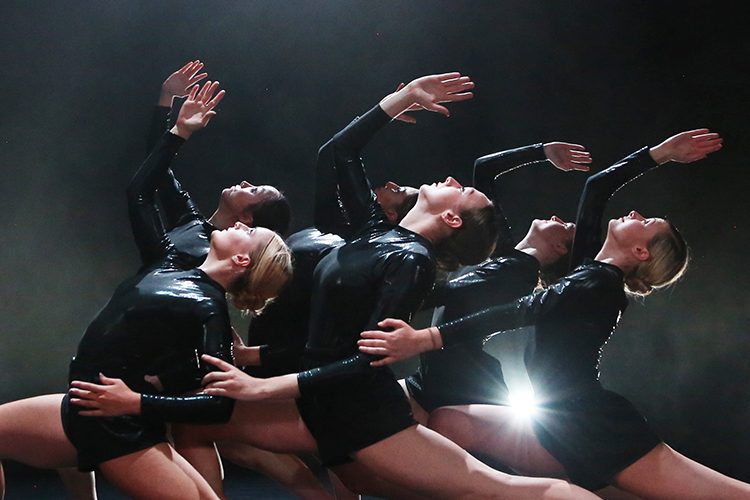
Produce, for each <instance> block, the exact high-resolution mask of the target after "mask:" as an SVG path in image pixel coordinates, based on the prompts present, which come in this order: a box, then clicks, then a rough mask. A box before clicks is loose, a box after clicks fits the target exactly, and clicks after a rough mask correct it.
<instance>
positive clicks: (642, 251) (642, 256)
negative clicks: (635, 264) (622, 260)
mask: <svg viewBox="0 0 750 500" xmlns="http://www.w3.org/2000/svg"><path fill="white" fill-rule="evenodd" d="M630 251H631V253H632V254H633V257H635V259H636V260H638V261H640V262H645V261H647V260H648V259H650V258H651V253H650V252H649V251H648V248H646V247H644V246H640V245H635V246H634V247H633V248H632V249H631V250H630Z"/></svg>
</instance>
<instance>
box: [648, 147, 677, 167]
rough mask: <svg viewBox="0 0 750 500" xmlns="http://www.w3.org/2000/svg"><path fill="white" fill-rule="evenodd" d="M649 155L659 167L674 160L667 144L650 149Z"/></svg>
mask: <svg viewBox="0 0 750 500" xmlns="http://www.w3.org/2000/svg"><path fill="white" fill-rule="evenodd" d="M648 153H649V154H650V155H651V158H653V160H654V161H655V162H656V163H658V164H659V165H661V164H662V163H667V162H668V161H670V160H671V159H672V155H671V153H670V151H669V148H668V147H667V146H666V145H665V144H659V145H658V146H654V147H653V148H650V149H649V150H648Z"/></svg>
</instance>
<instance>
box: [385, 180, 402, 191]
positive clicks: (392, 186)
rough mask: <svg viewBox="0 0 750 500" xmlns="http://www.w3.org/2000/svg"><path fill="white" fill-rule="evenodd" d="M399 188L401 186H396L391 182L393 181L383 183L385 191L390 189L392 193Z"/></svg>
mask: <svg viewBox="0 0 750 500" xmlns="http://www.w3.org/2000/svg"><path fill="white" fill-rule="evenodd" d="M400 187H401V186H399V185H398V184H396V183H395V182H393V181H388V182H386V183H385V188H386V189H391V190H393V191H395V190H397V189H399V188H400Z"/></svg>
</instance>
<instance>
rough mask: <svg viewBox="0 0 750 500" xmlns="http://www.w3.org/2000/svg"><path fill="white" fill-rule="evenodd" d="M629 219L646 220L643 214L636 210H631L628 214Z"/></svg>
mask: <svg viewBox="0 0 750 500" xmlns="http://www.w3.org/2000/svg"><path fill="white" fill-rule="evenodd" d="M628 217H630V218H631V219H635V220H645V217H643V216H642V215H641V214H639V213H638V212H636V211H635V210H631V211H630V213H629V214H628Z"/></svg>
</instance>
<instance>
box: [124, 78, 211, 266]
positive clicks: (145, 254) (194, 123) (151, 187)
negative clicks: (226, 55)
mask: <svg viewBox="0 0 750 500" xmlns="http://www.w3.org/2000/svg"><path fill="white" fill-rule="evenodd" d="M217 88H218V83H211V82H207V83H206V84H205V85H204V86H203V88H202V89H200V91H199V90H198V86H197V85H196V86H194V87H193V90H192V92H191V94H190V96H189V97H188V99H187V100H186V101H185V104H184V105H183V106H182V109H181V110H180V114H179V116H178V117H177V123H176V124H175V126H174V127H173V128H172V130H171V131H170V132H167V133H165V134H164V135H163V136H162V138H161V140H160V141H159V142H158V144H157V146H156V148H155V149H154V151H153V152H152V153H151V154H150V155H149V156H148V158H146V161H145V162H144V163H143V164H142V165H141V167H140V168H139V169H138V171H137V172H136V173H135V175H134V176H133V179H132V180H131V181H130V184H129V185H128V189H127V197H128V213H129V215H130V223H131V226H132V228H133V236H134V238H135V241H136V245H137V246H138V250H139V251H140V254H141V261H142V263H143V265H144V266H148V265H150V264H152V263H153V262H155V261H156V260H157V259H158V258H159V257H160V256H161V255H163V254H164V252H165V251H166V248H167V246H166V245H167V242H166V240H165V233H164V228H163V226H162V224H161V220H160V219H159V214H158V212H157V210H156V208H155V204H154V202H155V192H156V188H157V186H158V185H159V182H160V181H161V180H162V179H163V178H164V175H165V172H166V170H167V169H168V168H169V165H170V163H171V162H172V158H174V156H175V154H176V153H177V151H178V150H179V148H180V146H182V144H183V143H184V142H185V140H187V139H188V138H189V137H190V135H192V134H193V133H194V132H196V131H197V130H200V129H202V128H203V127H205V126H206V125H207V124H208V122H209V121H210V119H211V118H212V117H213V116H214V115H215V114H216V112H215V111H213V108H214V107H215V106H216V105H217V104H218V103H219V102H220V101H221V99H222V98H223V97H224V91H223V90H222V91H220V92H218V93H216V90H217ZM214 94H215V95H214Z"/></svg>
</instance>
